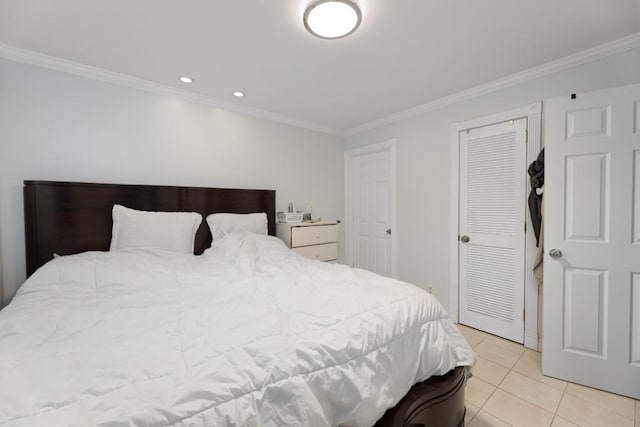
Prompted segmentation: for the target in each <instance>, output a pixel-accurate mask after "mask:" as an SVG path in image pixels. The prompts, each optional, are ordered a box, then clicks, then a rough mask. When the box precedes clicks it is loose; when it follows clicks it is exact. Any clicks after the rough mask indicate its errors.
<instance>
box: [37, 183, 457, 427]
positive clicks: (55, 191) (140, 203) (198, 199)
mask: <svg viewBox="0 0 640 427" xmlns="http://www.w3.org/2000/svg"><path fill="white" fill-rule="evenodd" d="M275 196H276V193H275V191H273V190H241V189H227V188H201V187H171V186H152V185H118V184H90V183H76V182H52V181H25V182H24V215H25V237H26V257H27V275H29V276H30V275H31V274H33V273H34V272H35V271H36V270H37V269H38V268H39V267H40V266H42V265H44V264H45V263H46V262H48V261H49V260H51V259H52V258H53V254H59V255H70V254H74V253H80V252H86V251H107V250H109V245H110V242H111V229H112V224H113V223H112V218H111V210H112V207H113V205H114V204H120V205H123V206H126V207H129V208H133V209H138V210H147V211H165V212H171V211H175V212H177V211H183V212H184V211H189V212H198V213H200V214H202V216H203V217H204V218H206V216H207V215H209V214H212V213H219V212H229V213H253V212H265V213H266V214H267V219H268V229H269V234H271V235H274V234H275ZM210 245H211V233H210V232H209V228H208V227H207V224H206V222H205V221H203V222H202V224H201V225H200V228H199V229H198V232H197V234H196V241H195V250H194V252H195V254H196V255H199V254H201V253H202V252H203V251H204V250H205V249H206V248H208V247H209V246H210ZM466 379H467V375H466V370H465V369H464V368H456V369H453V370H451V371H450V372H449V373H447V374H446V375H443V376H434V377H431V378H429V379H428V380H427V381H424V382H421V383H418V384H415V385H414V386H413V387H412V388H411V389H410V390H409V392H408V393H407V394H406V395H405V396H404V397H403V398H402V400H400V402H399V403H398V404H397V405H396V406H394V407H393V408H391V409H389V410H388V411H387V412H386V413H385V415H384V416H383V417H382V418H381V419H380V420H379V421H378V422H377V423H376V427H391V426H393V427H396V426H421V425H422V426H435V427H439V426H441V427H454V426H455V427H457V426H462V425H463V424H464V415H465V405H464V386H465V383H466Z"/></svg>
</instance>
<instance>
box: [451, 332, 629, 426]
mask: <svg viewBox="0 0 640 427" xmlns="http://www.w3.org/2000/svg"><path fill="white" fill-rule="evenodd" d="M458 329H460V332H462V334H463V335H464V336H465V338H466V339H467V341H468V342H469V344H470V345H471V347H473V349H474V351H475V353H476V357H477V363H476V366H475V368H474V370H473V377H472V378H471V379H470V380H469V382H468V383H467V389H466V399H467V416H466V419H465V425H466V426H470V427H488V426H496V427H502V426H552V427H572V426H584V427H591V426H593V427H618V426H620V427H627V426H628V427H640V401H638V400H634V399H630V398H627V397H623V396H619V395H617V394H611V393H607V392H604V391H600V390H596V389H592V388H589V387H584V386H581V385H577V384H572V383H567V382H566V381H561V380H558V379H555V378H551V377H545V376H544V375H542V371H541V368H540V366H541V364H540V353H538V352H537V351H532V350H529V349H527V348H525V347H524V346H522V345H520V344H516V343H514V342H512V341H507V340H504V339H502V338H498V337H496V336H493V335H489V334H487V333H484V332H481V331H478V330H476V329H472V328H468V327H466V326H463V325H458Z"/></svg>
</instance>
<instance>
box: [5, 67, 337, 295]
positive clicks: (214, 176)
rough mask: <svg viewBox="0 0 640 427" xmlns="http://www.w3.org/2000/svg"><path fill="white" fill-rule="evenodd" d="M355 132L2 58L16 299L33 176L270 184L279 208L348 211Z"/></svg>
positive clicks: (8, 277)
mask: <svg viewBox="0 0 640 427" xmlns="http://www.w3.org/2000/svg"><path fill="white" fill-rule="evenodd" d="M343 151H344V145H343V140H342V138H340V137H337V136H329V135H325V134H322V133H317V132H313V131H308V130H303V129H300V128H296V127H292V126H288V125H284V124H279V123H274V122H270V121H266V120H262V119H256V118H253V117H248V116H243V115H240V114H236V113H231V112H227V111H223V110H220V109H216V108H212V107H208V106H204V105H198V104H193V103H189V102H184V101H181V100H177V99H172V98H168V97H164V96H160V95H154V94H151V93H147V92H143V91H139V90H135V89H131V88H126V87H122V86H116V85H112V84H109V83H104V82H99V81H96V80H90V79H86V78H82V77H78V76H74V75H71V74H66V73H60V72H56V71H51V70H48V69H44V68H39V67H34V66H30V65H25V64H21V63H16V62H12V61H7V60H0V254H1V258H0V260H1V270H2V281H3V284H4V291H5V292H4V294H5V295H4V296H5V302H8V300H9V299H10V298H11V297H12V296H13V294H14V293H15V291H16V289H17V288H18V286H19V285H20V284H21V283H22V282H23V281H24V279H25V259H24V221H23V205H22V182H23V180H25V179H39V180H58V181H85V182H108V183H123V184H159V185H192V186H209V187H232V188H265V189H274V190H276V191H277V193H276V194H277V196H276V197H277V200H276V203H277V208H278V209H285V208H286V205H287V203H288V202H289V201H291V202H293V203H294V204H295V205H296V206H298V207H300V208H307V207H308V206H313V212H314V215H315V216H321V217H323V218H326V219H342V216H343V211H344V206H343V205H344V197H343V192H344V172H343Z"/></svg>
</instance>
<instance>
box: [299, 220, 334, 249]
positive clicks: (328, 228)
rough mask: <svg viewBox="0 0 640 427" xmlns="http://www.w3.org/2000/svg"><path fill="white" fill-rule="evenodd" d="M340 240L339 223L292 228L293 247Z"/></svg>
mask: <svg viewBox="0 0 640 427" xmlns="http://www.w3.org/2000/svg"><path fill="white" fill-rule="evenodd" d="M337 241H338V226H337V225H316V226H308V227H292V228H291V247H292V248H295V247H298V246H309V245H319V244H322V243H332V242H337Z"/></svg>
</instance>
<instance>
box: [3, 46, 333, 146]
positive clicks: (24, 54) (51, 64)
mask: <svg viewBox="0 0 640 427" xmlns="http://www.w3.org/2000/svg"><path fill="white" fill-rule="evenodd" d="M0 58H4V59H7V60H10V61H14V62H21V63H24V64H29V65H35V66H38V67H43V68H48V69H51V70H55V71H61V72H64V73H68V74H74V75H77V76H81V77H85V78H88V79H92V80H99V81H102V82H106V83H111V84H115V85H119V86H126V87H130V88H133V89H138V90H142V91H146V92H150V93H153V94H157V95H163V96H170V97H173V98H178V99H182V100H184V101H188V102H193V103H197V104H203V105H207V106H210V107H214V108H221V109H224V110H227V111H232V112H235V113H239V114H244V115H248V116H252V117H256V118H259V119H264V120H268V121H272V122H277V123H282V124H285V125H289V126H294V127H298V128H302V129H307V130H311V131H315V132H321V133H326V134H329V135H334V136H343V130H341V129H337V128H333V127H329V126H324V125H321V124H318V123H313V122H309V121H306V120H302V119H298V118H295V117H290V116H287V115H284V114H279V113H274V112H271V111H267V110H263V109H260V108H253V107H247V106H245V105H241V104H238V103H233V102H229V101H224V100H221V99H217V98H214V97H210V96H206V95H201V94H197V93H194V92H190V91H187V90H182V89H178V88H175V87H172V86H168V85H163V84H160V83H156V82H152V81H150V80H145V79H141V78H138V77H134V76H130V75H127V74H121V73H116V72H114V71H110V70H106V69H104V68H99V67H93V66H91V65H85V64H81V63H78V62H74V61H69V60H67V59H63V58H58V57H55V56H49V55H45V54H42V53H38V52H33V51H30V50H26V49H21V48H18V47H15V46H11V45H7V44H0Z"/></svg>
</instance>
